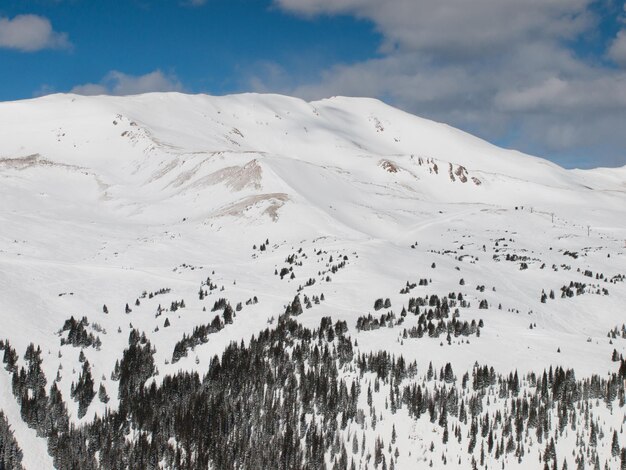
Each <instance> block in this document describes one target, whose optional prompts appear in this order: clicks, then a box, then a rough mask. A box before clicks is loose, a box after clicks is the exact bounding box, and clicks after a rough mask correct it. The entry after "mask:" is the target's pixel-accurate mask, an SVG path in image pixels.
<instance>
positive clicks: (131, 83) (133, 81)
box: [71, 70, 183, 95]
mask: <svg viewBox="0 0 626 470" xmlns="http://www.w3.org/2000/svg"><path fill="white" fill-rule="evenodd" d="M153 91H183V86H182V84H181V83H180V81H179V80H178V78H177V77H176V76H175V75H165V74H164V73H163V72H161V71H160V70H155V71H154V72H150V73H147V74H145V75H127V74H125V73H122V72H118V71H116V70H113V71H111V72H109V73H107V74H106V76H105V77H104V78H103V79H102V80H101V81H100V82H99V83H86V84H83V85H77V86H75V87H74V88H72V90H71V92H72V93H76V94H78V95H138V94H141V93H149V92H153Z"/></svg>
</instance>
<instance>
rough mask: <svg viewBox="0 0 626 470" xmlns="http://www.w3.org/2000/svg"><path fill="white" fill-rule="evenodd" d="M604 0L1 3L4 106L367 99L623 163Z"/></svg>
mask: <svg viewBox="0 0 626 470" xmlns="http://www.w3.org/2000/svg"><path fill="white" fill-rule="evenodd" d="M624 18H625V4H624V3H623V1H614V0H603V1H593V0H550V1H547V0H524V1H520V0H474V1H472V2H467V1H465V0H387V1H384V2H383V1H380V0H265V1H263V0H153V1H150V0H126V1H120V0H109V1H99V0H3V2H2V3H1V4H0V100H2V101H4V100H14V99H23V98H31V97H33V96H38V95H42V94H47V93H55V92H70V91H72V92H78V93H84V94H97V93H98V94H99V93H108V94H132V93H138V92H145V91H168V90H178V91H185V92H190V93H200V92H201V93H210V94H225V93H234V92H241V91H260V92H278V93H285V94H291V95H296V96H301V97H303V98H305V99H317V98H322V97H325V96H332V95H337V94H342V95H353V96H372V97H377V98H381V99H383V100H385V101H386V102H388V103H390V104H392V105H394V106H398V107H400V108H403V109H405V110H407V111H410V112H413V113H415V114H418V115H421V116H424V117H429V118H432V119H436V120H439V121H443V122H447V123H449V124H451V125H454V126H456V127H460V128H462V129H464V130H467V131H469V132H472V133H474V134H477V135H479V136H481V137H484V138H486V139H487V140H490V141H492V142H495V143H497V144H500V145H504V146H508V147H512V148H517V149H519V150H522V151H525V152H529V153H533V154H537V155H541V156H545V157H547V158H550V159H552V160H554V161H556V162H557V163H560V164H562V165H565V166H568V167H574V166H579V167H593V166H598V165H604V166H621V165H625V164H626V132H624V129H626V24H625V21H624Z"/></svg>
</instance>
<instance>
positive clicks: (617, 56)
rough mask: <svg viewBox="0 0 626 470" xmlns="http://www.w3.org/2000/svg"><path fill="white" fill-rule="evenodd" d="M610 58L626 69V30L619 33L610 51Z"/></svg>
mask: <svg viewBox="0 0 626 470" xmlns="http://www.w3.org/2000/svg"><path fill="white" fill-rule="evenodd" d="M608 54H609V57H610V58H611V59H613V60H614V61H615V62H616V63H617V64H619V65H621V66H624V67H626V29H622V30H621V31H620V32H619V33H617V37H616V38H615V40H614V41H613V43H612V44H611V47H610V48H609V51H608Z"/></svg>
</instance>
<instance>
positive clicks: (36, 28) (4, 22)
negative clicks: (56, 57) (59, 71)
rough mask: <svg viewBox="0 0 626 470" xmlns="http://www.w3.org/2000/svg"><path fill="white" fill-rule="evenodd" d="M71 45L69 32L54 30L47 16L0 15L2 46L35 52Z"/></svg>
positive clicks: (0, 41)
mask: <svg viewBox="0 0 626 470" xmlns="http://www.w3.org/2000/svg"><path fill="white" fill-rule="evenodd" d="M69 47H71V43H70V41H69V39H68V37H67V34H65V33H58V32H56V31H54V29H53V28H52V24H50V20H48V19H47V18H44V17H42V16H37V15H18V16H16V17H14V18H13V19H9V18H3V17H0V48H6V49H16V50H18V51H23V52H34V51H39V50H42V49H64V48H69Z"/></svg>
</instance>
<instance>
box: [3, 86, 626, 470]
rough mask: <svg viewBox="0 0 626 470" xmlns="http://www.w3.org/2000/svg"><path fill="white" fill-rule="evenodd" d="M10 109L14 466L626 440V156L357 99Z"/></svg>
mask: <svg viewBox="0 0 626 470" xmlns="http://www.w3.org/2000/svg"><path fill="white" fill-rule="evenodd" d="M0 124H1V125H0V201H1V202H0V324H1V325H2V333H1V334H0V339H2V340H3V341H2V343H0V346H1V347H2V349H3V350H4V351H3V354H4V369H3V370H1V371H0V409H1V410H2V412H3V415H4V417H3V416H0V443H2V444H3V445H0V460H1V459H4V460H3V461H4V462H5V463H6V464H7V466H8V467H7V468H11V466H14V468H19V466H18V465H20V464H18V462H19V461H21V465H22V466H23V467H24V468H27V469H42V468H89V469H91V468H103V469H109V468H130V469H135V468H181V469H182V468H211V469H232V468H241V469H248V468H250V469H252V468H267V469H270V468H284V469H292V468H293V469H296V468H298V469H321V468H327V469H328V470H330V469H333V470H334V469H344V468H345V469H355V470H356V469H370V470H371V469H391V468H394V469H409V468H410V469H413V468H431V467H433V468H458V469H467V468H472V467H474V468H507V469H508V468H539V469H543V468H544V467H545V466H547V468H549V469H552V468H558V469H561V468H562V467H563V464H564V462H566V465H567V467H566V468H570V469H576V468H595V466H596V465H597V466H598V467H597V468H611V469H613V468H619V466H620V465H624V464H626V450H625V449H624V446H626V433H625V432H624V429H623V426H622V425H623V421H624V410H625V408H624V385H625V382H624V379H625V378H626V362H624V359H623V357H622V355H623V354H624V353H625V351H626V326H624V324H626V316H625V313H626V309H625V305H626V284H625V282H624V281H625V280H626V256H625V254H626V168H621V169H620V168H617V169H595V170H566V169H563V168H561V167H559V166H557V165H555V164H553V163H550V162H548V161H546V160H543V159H540V158H535V157H531V156H528V155H523V154H521V153H519V152H515V151H511V150H505V149H501V148H498V147H495V146H493V145H491V144H489V143H487V142H485V141H483V140H480V139H477V138H475V137H473V136H471V135H468V134H466V133H464V132H461V131H459V130H456V129H454V128H451V127H449V126H446V125H444V124H440V123H435V122H432V121H428V120H424V119H421V118H418V117H416V116H413V115H410V114H407V113H405V112H402V111H400V110H397V109H394V108H392V107H390V106H387V105H385V104H384V103H382V102H380V101H376V100H371V99H363V98H342V97H336V98H331V99H326V100H322V101H317V102H311V103H307V102H305V101H302V100H299V99H296V98H290V97H285V96H279V95H256V94H244V95H233V96H224V97H212V96H203V95H195V96H190V95H184V94H178V93H167V94H164V93H161V94H146V95H139V96H131V97H104V96H102V97H83V96H77V95H51V96H47V97H44V98H37V99H34V100H27V101H19V102H6V103H0ZM8 426H10V429H9V427H8ZM13 439H14V441H13ZM18 447H19V448H20V449H21V450H17V449H18ZM20 457H21V458H20Z"/></svg>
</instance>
